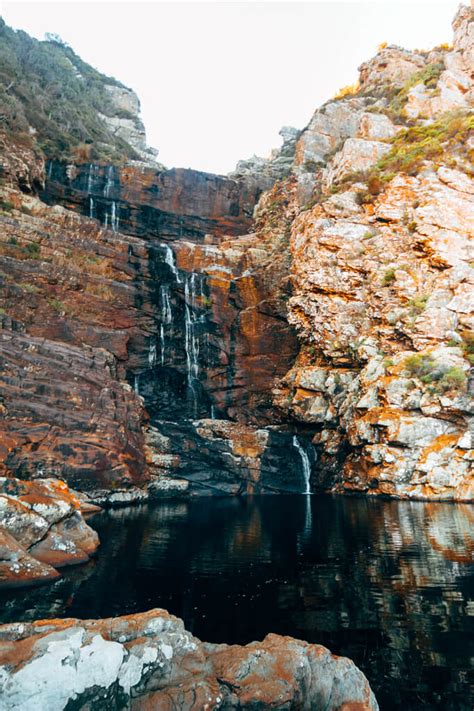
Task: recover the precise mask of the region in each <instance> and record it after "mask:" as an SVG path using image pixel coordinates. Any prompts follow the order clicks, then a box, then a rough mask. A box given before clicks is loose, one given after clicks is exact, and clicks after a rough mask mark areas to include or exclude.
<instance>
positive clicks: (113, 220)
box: [110, 201, 119, 232]
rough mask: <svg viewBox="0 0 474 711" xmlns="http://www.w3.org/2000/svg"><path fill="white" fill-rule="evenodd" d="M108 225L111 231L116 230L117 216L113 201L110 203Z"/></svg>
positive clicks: (117, 225) (117, 226)
mask: <svg viewBox="0 0 474 711" xmlns="http://www.w3.org/2000/svg"><path fill="white" fill-rule="evenodd" d="M110 226H111V228H112V231H113V232H118V228H119V217H118V215H117V206H116V203H115V201H114V202H112V205H111V206H110Z"/></svg>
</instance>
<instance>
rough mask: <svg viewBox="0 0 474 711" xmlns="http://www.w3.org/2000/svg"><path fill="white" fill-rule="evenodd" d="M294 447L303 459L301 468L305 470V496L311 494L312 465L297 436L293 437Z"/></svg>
mask: <svg viewBox="0 0 474 711" xmlns="http://www.w3.org/2000/svg"><path fill="white" fill-rule="evenodd" d="M293 447H294V448H295V449H296V450H297V452H298V454H299V455H300V459H301V467H302V469H303V477H304V482H305V489H304V491H303V492H302V493H303V494H310V493H311V486H310V479H311V463H310V461H309V457H308V454H307V452H306V451H305V449H304V448H303V447H302V446H301V443H300V441H299V439H298V437H297V436H296V435H294V436H293Z"/></svg>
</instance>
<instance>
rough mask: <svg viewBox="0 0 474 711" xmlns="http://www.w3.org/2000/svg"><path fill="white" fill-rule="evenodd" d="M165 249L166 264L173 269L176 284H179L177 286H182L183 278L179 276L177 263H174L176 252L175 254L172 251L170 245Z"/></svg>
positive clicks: (165, 245)
mask: <svg viewBox="0 0 474 711" xmlns="http://www.w3.org/2000/svg"><path fill="white" fill-rule="evenodd" d="M163 247H164V250H165V263H166V264H167V265H168V266H169V268H170V269H171V272H172V274H173V276H174V278H175V279H176V283H177V284H182V281H181V276H180V274H179V271H178V269H177V267H176V263H175V261H174V252H173V250H172V249H171V247H170V246H169V244H164V245H163Z"/></svg>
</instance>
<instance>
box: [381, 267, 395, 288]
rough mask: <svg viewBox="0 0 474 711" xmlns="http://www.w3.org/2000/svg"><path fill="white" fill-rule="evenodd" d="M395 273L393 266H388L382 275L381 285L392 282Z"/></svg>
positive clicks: (387, 284)
mask: <svg viewBox="0 0 474 711" xmlns="http://www.w3.org/2000/svg"><path fill="white" fill-rule="evenodd" d="M395 273H396V269H395V267H390V269H387V271H386V272H385V274H384V275H383V277H382V286H390V285H391V284H393V282H394V281H395V278H396V277H395Z"/></svg>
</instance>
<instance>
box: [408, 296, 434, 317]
mask: <svg viewBox="0 0 474 711" xmlns="http://www.w3.org/2000/svg"><path fill="white" fill-rule="evenodd" d="M428 299H429V296H415V297H414V298H413V299H410V301H409V302H408V306H409V307H410V316H418V314H421V313H423V311H424V310H425V309H426V303H427V301H428Z"/></svg>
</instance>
